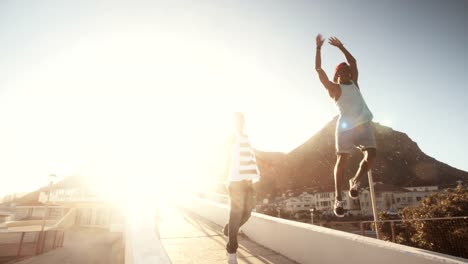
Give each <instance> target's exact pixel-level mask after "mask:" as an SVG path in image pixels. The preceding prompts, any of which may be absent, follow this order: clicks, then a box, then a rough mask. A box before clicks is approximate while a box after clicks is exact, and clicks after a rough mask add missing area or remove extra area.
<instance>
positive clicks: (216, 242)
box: [157, 207, 295, 264]
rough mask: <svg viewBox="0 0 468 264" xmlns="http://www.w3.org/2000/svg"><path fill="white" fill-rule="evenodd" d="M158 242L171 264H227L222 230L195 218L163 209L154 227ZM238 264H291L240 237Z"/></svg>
mask: <svg viewBox="0 0 468 264" xmlns="http://www.w3.org/2000/svg"><path fill="white" fill-rule="evenodd" d="M157 226H158V230H159V236H160V239H161V242H162V244H163V246H164V248H165V250H166V252H167V254H168V256H169V258H170V260H171V262H172V263H173V264H179V263H180V264H183V263H193V264H198V263H200V264H202V263H203V264H214V263H227V256H226V249H225V246H226V242H227V237H225V236H224V235H223V234H222V232H221V229H222V227H221V226H218V225H216V224H214V223H211V222H209V221H207V220H205V219H202V218H200V217H198V216H196V215H194V214H191V213H188V212H185V211H182V210H179V209H176V208H174V207H166V208H163V209H161V211H160V214H159V220H158V223H157ZM237 255H238V262H239V264H257V263H263V264H266V263H274V264H294V263H295V262H293V261H291V260H289V259H287V258H285V257H284V256H281V255H279V254H277V253H275V252H273V251H271V250H269V249H267V248H265V247H263V246H261V245H259V244H256V243H254V242H252V241H251V240H249V239H248V238H247V237H245V236H243V235H241V236H240V237H239V249H238V252H237Z"/></svg>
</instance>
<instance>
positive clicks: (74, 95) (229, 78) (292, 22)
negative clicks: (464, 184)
mask: <svg viewBox="0 0 468 264" xmlns="http://www.w3.org/2000/svg"><path fill="white" fill-rule="evenodd" d="M467 11H468V4H467V2H466V1H463V0H460V1H458V0H450V1H434V0H414V1H366V0H362V1H357V0H353V1H215V0H212V1H41V2H40V3H39V2H37V1H2V2H1V3H0V43H1V44H0V122H1V124H2V129H1V130H0V160H1V161H2V162H1V166H0V179H1V184H0V196H2V195H5V194H8V193H12V192H17V191H32V190H34V189H35V188H37V187H39V186H44V185H46V184H47V180H48V178H47V176H48V175H50V174H56V175H58V176H59V178H60V177H66V176H71V175H86V176H88V177H90V178H91V179H93V180H96V181H98V182H104V183H106V182H107V183H108V182H109V180H115V181H116V182H119V180H121V179H124V180H123V183H121V184H123V185H125V184H128V183H129V182H130V183H132V184H134V185H136V186H137V188H138V186H139V187H142V186H146V188H149V187H148V186H154V185H158V184H159V183H161V182H173V183H175V182H178V183H185V184H186V185H187V186H191V185H192V184H195V183H197V182H199V183H201V182H207V181H209V180H210V179H211V177H212V176H213V175H216V174H220V173H222V172H221V171H220V168H222V167H223V165H224V163H223V162H225V161H224V160H223V155H222V153H223V150H222V145H223V141H224V139H225V138H226V135H227V134H228V133H229V131H230V121H231V113H232V112H233V111H243V112H244V113H245V115H246V132H247V133H248V134H249V137H250V139H251V142H252V144H253V145H254V147H255V148H257V149H259V150H262V151H279V152H286V153H287V152H289V151H291V150H293V149H294V148H295V147H297V146H299V145H300V144H302V143H303V142H305V141H306V140H307V139H309V138H310V137H311V136H312V135H313V134H314V133H315V132H317V131H318V130H319V129H320V128H322V127H323V126H324V125H325V124H327V123H328V122H329V121H330V120H331V119H332V118H333V117H334V116H335V115H336V114H337V111H336V109H335V106H334V103H333V102H332V101H331V99H329V98H328V95H327V93H326V91H325V90H324V88H323V87H322V86H321V84H320V82H319V80H318V78H317V76H316V74H315V70H314V56H315V36H316V35H317V34H318V33H321V34H323V35H324V36H325V37H330V36H337V37H338V38H339V39H341V40H342V42H343V43H344V45H345V47H346V48H347V49H348V50H349V51H350V52H351V53H352V54H353V55H354V57H355V58H356V59H357V62H358V68H359V83H360V87H361V90H362V93H363V95H364V97H365V99H366V102H367V104H368V105H369V107H370V109H371V111H372V112H373V114H374V121H376V122H379V123H381V124H383V125H387V126H390V127H392V128H393V129H395V130H398V131H402V132H404V133H406V134H407V135H408V136H409V137H410V138H412V139H413V140H414V141H416V142H417V143H418V145H419V147H420V148H421V150H422V151H423V152H425V153H426V154H428V155H430V156H432V157H434V158H436V159H438V160H440V161H442V162H444V163H447V164H449V165H451V166H453V167H456V168H459V169H462V170H467V171H468V158H466V154H465V152H464V150H465V149H466V147H467V146H468V140H467V137H466V135H468V121H467V120H468V114H467V113H468V112H467V110H466V107H465V105H464V104H465V103H466V102H467V101H468V93H467V92H466V91H465V90H466V89H467V88H468V87H467V85H466V83H465V82H464V81H463V80H460V79H462V78H463V77H464V76H465V75H466V72H467V69H468V67H467V66H468V62H467V61H468V53H467V51H466V43H467V42H468V34H467V30H466V28H468V19H467V18H466V16H465V14H466V13H467ZM342 61H344V57H343V55H342V54H341V53H340V52H339V50H338V49H336V48H335V47H332V46H330V45H327V44H326V45H325V46H324V47H323V49H322V67H323V68H324V69H325V70H326V72H327V73H328V75H329V76H332V72H333V69H334V67H335V65H337V64H338V63H340V62H342ZM201 179H203V180H201Z"/></svg>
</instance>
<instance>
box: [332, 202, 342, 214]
mask: <svg viewBox="0 0 468 264" xmlns="http://www.w3.org/2000/svg"><path fill="white" fill-rule="evenodd" d="M333 212H334V213H335V215H336V216H337V217H344V208H343V201H338V200H335V206H334V209H333Z"/></svg>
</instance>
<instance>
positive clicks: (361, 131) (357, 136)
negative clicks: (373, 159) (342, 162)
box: [335, 122, 377, 154]
mask: <svg viewBox="0 0 468 264" xmlns="http://www.w3.org/2000/svg"><path fill="white" fill-rule="evenodd" d="M335 147H336V153H337V154H340V153H351V151H352V150H353V148H358V149H359V150H361V151H364V150H366V149H370V148H377V142H376V140H375V135H374V128H373V125H372V123H371V122H367V123H364V124H362V125H359V126H357V127H355V128H352V129H349V130H345V131H342V132H339V133H338V132H336V134H335Z"/></svg>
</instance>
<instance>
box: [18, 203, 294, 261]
mask: <svg viewBox="0 0 468 264" xmlns="http://www.w3.org/2000/svg"><path fill="white" fill-rule="evenodd" d="M152 215H153V216H154V214H152ZM137 219H138V218H137ZM148 219H149V218H148ZM153 219H154V218H153ZM140 221H141V220H139V221H138V220H137V223H138V222H140ZM155 222H156V228H148V230H146V229H145V230H144V231H145V232H153V233H154V237H155V238H157V237H159V239H160V242H161V243H160V244H161V245H162V247H163V248H164V249H163V250H165V252H166V254H167V256H168V257H169V259H170V261H171V262H172V264H185V263H187V264H188V263H190V264H217V263H227V256H226V249H225V245H226V241H227V237H225V236H224V235H223V234H222V233H221V227H220V226H218V225H216V224H214V223H212V222H209V221H207V220H205V219H203V218H200V217H198V216H196V215H194V214H191V213H188V212H185V211H183V210H179V209H177V208H175V207H164V208H162V209H161V210H160V212H159V217H157V218H156V221H155ZM120 238H121V236H120V235H119V234H117V233H107V232H104V231H102V230H90V229H83V228H79V229H74V230H71V231H67V233H66V234H65V241H64V247H63V248H59V249H56V250H53V251H50V252H48V253H45V254H43V255H41V256H36V257H33V258H29V259H26V260H23V261H21V262H18V263H17V264H122V263H123V259H124V256H123V254H124V252H123V246H121V243H120ZM156 241H158V240H156ZM140 250H142V251H143V253H144V252H145V248H144V247H141V248H140ZM146 253H148V252H146ZM153 253H154V252H151V253H150V254H153ZM237 254H238V262H239V264H260V263H262V264H295V262H293V261H291V260H289V259H287V258H285V257H283V256H281V255H279V254H277V253H275V252H273V251H271V250H269V249H267V248H265V247H263V246H261V245H259V244H256V243H254V242H252V241H251V240H249V239H248V238H247V237H245V236H242V235H241V236H240V238H239V249H238V252H237ZM135 264H153V263H135Z"/></svg>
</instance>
